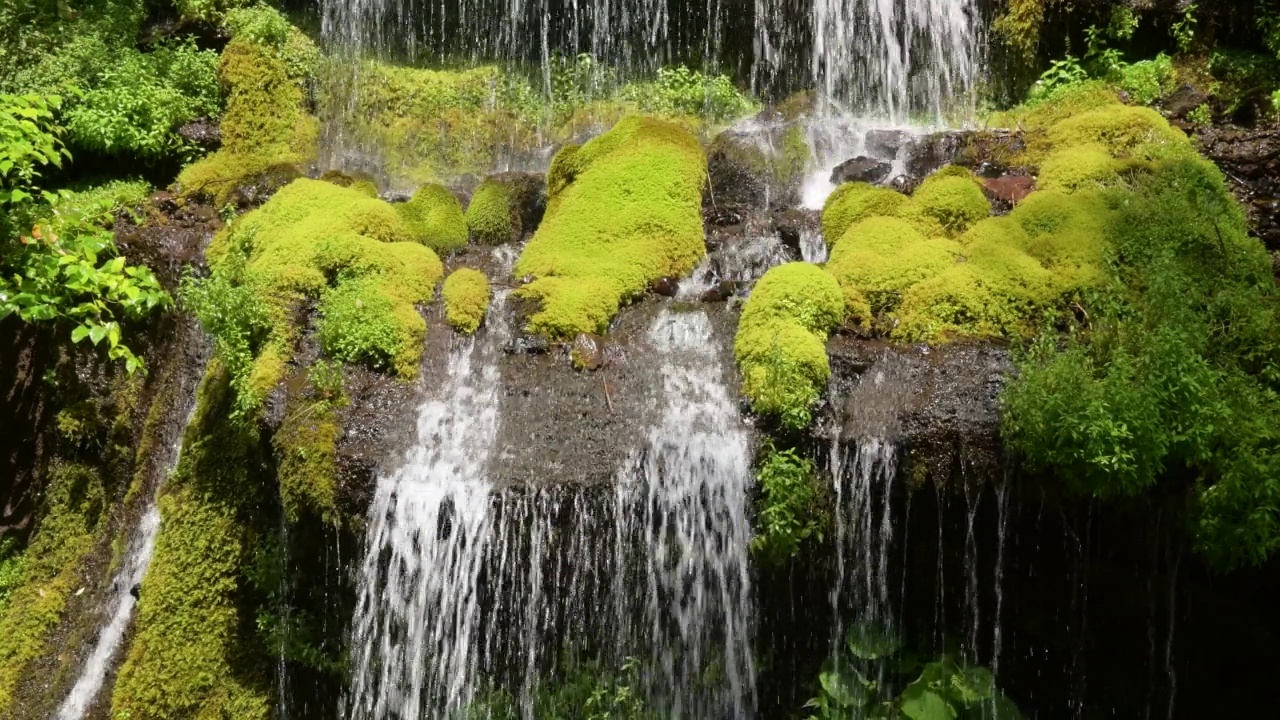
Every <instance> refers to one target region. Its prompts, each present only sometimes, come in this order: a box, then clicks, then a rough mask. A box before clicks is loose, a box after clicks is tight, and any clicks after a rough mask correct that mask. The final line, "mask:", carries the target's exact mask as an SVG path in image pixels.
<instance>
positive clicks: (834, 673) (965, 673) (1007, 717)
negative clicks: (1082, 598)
mask: <svg viewBox="0 0 1280 720" xmlns="http://www.w3.org/2000/svg"><path fill="white" fill-rule="evenodd" d="M900 649H901V648H900V643H899V641H898V638H897V637H896V636H894V635H892V634H890V633H889V632H887V631H885V630H883V629H881V628H879V627H876V626H873V625H855V626H853V627H851V628H849V633H848V635H847V637H846V638H845V647H844V648H843V649H842V651H841V652H839V653H837V654H836V655H835V656H834V657H832V658H831V659H829V660H828V661H827V664H826V666H825V667H824V669H823V671H822V672H821V674H819V676H818V683H819V689H818V695H817V696H816V697H814V698H813V699H811V700H810V701H809V702H808V703H807V704H806V705H805V707H807V708H810V709H811V713H810V715H809V720H841V719H842V718H849V717H860V718H869V719H871V720H889V719H890V718H910V720H978V719H979V718H985V719H987V720H1021V718H1022V713H1021V712H1020V711H1019V710H1018V708H1017V706H1016V705H1014V703H1013V702H1012V701H1011V700H1009V698H1008V697H1006V696H1005V695H1004V693H1002V692H1000V690H999V688H997V687H996V684H995V677H994V676H993V675H992V674H991V671H990V670H988V669H987V668H985V667H980V666H971V665H964V664H961V663H958V662H956V661H955V660H954V659H953V658H951V657H948V656H943V657H941V658H939V659H937V660H934V661H932V662H928V663H921V662H920V661H918V660H915V659H914V658H912V657H911V656H910V655H907V654H902V655H899V651H900ZM913 677H914V679H911V678H913ZM904 683H905V686H903V684H904ZM897 687H902V688H903V689H902V692H901V693H900V694H898V695H896V696H895V695H892V694H890V693H891V691H892V689H896V688H897ZM887 691H889V692H887Z"/></svg>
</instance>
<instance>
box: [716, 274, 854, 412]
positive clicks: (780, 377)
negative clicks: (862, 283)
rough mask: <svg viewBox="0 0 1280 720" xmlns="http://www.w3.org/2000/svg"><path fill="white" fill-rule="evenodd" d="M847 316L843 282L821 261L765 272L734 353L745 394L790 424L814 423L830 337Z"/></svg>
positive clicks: (741, 323) (755, 404)
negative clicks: (836, 279)
mask: <svg viewBox="0 0 1280 720" xmlns="http://www.w3.org/2000/svg"><path fill="white" fill-rule="evenodd" d="M844 317H845V298H844V294H843V293H842V292H841V290H840V286H839V284H837V283H836V281H835V279H834V278H832V277H831V275H829V274H827V273H826V272H823V271H822V269H820V268H818V267H817V266H816V265H810V264H808V263H787V264H785V265H779V266H777V267H774V268H773V269H771V270H769V272H767V273H765V276H764V277H763V278H761V279H760V281H759V282H758V283H756V286H755V288H754V289H753V290H752V291H751V297H750V298H749V299H748V300H747V304H746V306H745V307H744V308H743V310H742V318H741V319H740V320H739V322H738V334H737V337H736V338H735V339H734V345H733V347H734V356H735V357H736V358H737V361H738V367H739V369H740V370H741V371H742V379H743V388H742V390H743V394H744V395H745V396H746V397H747V398H748V399H749V400H750V401H751V406H752V408H753V409H754V410H755V411H756V412H757V413H760V414H761V415H766V416H771V417H773V418H775V419H777V420H778V421H779V422H780V423H781V424H782V425H783V426H784V427H788V428H794V429H798V428H802V427H805V426H807V425H808V424H809V421H810V419H811V415H810V411H811V407H812V405H813V404H814V403H815V402H816V401H817V400H818V398H819V397H820V396H821V395H822V392H823V389H824V388H825V387H826V383H827V379H828V377H829V376H830V374H831V368H830V365H829V364H828V362H827V349H826V340H827V335H828V334H829V333H830V332H831V331H832V330H834V329H835V328H836V326H838V325H839V324H840V323H841V322H842V321H843V319H844Z"/></svg>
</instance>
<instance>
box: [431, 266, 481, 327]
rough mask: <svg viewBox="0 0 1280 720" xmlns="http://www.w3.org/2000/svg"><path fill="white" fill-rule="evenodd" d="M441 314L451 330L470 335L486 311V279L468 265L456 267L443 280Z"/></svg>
mask: <svg viewBox="0 0 1280 720" xmlns="http://www.w3.org/2000/svg"><path fill="white" fill-rule="evenodd" d="M440 293H441V295H442V296H443V297H444V309H445V317H446V318H447V319H448V320H449V324H450V325H452V326H453V329H454V330H457V331H458V332H460V333H462V334H464V335H470V334H471V333H473V332H475V331H476V330H478V329H479V328H480V323H482V322H484V316H485V313H486V312H488V311H489V279H488V278H486V277H485V276H484V273H482V272H480V271H479V270H472V269H471V268H458V269H457V270H454V271H453V273H452V274H451V275H449V277H448V278H447V279H445V281H444V287H442V288H441V290H440Z"/></svg>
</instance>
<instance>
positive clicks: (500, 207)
mask: <svg viewBox="0 0 1280 720" xmlns="http://www.w3.org/2000/svg"><path fill="white" fill-rule="evenodd" d="M511 206H512V192H511V187H510V185H508V184H507V183H505V182H503V181H501V180H498V179H496V178H485V179H484V182H482V183H480V187H478V188H476V192H475V194H474V195H472V196H471V203H470V204H468V205H467V228H468V229H469V230H470V231H471V237H473V238H475V241H476V242H477V243H479V244H480V245H501V244H502V243H505V242H510V241H511V240H513V239H518V238H519V234H520V228H519V215H518V214H515V213H513V212H512V207H511ZM513 215H515V217H514V218H513Z"/></svg>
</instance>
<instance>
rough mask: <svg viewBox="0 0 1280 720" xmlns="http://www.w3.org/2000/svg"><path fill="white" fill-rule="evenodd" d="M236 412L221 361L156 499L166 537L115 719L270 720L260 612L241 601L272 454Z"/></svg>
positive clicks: (147, 582)
mask: <svg viewBox="0 0 1280 720" xmlns="http://www.w3.org/2000/svg"><path fill="white" fill-rule="evenodd" d="M230 408H231V389H230V385H229V377H228V375H227V373H226V372H225V371H224V370H223V369H222V368H221V366H220V364H219V363H217V362H214V363H212V364H211V366H210V369H209V372H208V373H207V374H206V376H205V379H204V382H203V383H202V385H201V389H200V393H199V397H198V399H197V406H196V413H195V416H194V417H193V419H192V422H191V424H190V425H189V426H188V428H187V432H186V438H185V440H184V443H183V453H182V457H181V459H180V460H179V462H178V467H177V470H176V471H175V473H174V475H173V477H172V478H170V480H169V481H168V482H167V483H166V484H165V487H164V490H163V492H162V495H161V497H160V515H161V524H160V533H159V535H158V536H157V538H156V547H155V554H154V555H153V557H152V560H151V565H150V567H149V568H148V570H147V575H146V578H145V579H144V580H143V582H142V589H141V592H140V594H139V600H138V609H137V620H136V625H135V627H136V633H135V637H134V640H133V642H132V644H131V645H130V647H129V654H128V657H127V658H126V659H125V661H124V664H123V665H122V666H121V668H120V673H119V676H118V679H117V681H116V684H115V689H114V692H113V694H112V700H111V710H112V714H113V716H114V717H129V718H135V719H137V718H176V717H196V718H215V717H232V718H237V719H238V720H255V719H258V718H261V719H263V720H265V718H267V717H269V716H270V702H269V699H268V692H267V690H266V689H265V687H266V683H265V682H264V675H265V672H263V671H264V670H265V669H266V667H264V666H263V665H262V664H261V660H262V658H261V656H259V655H258V654H257V653H256V652H255V650H254V648H253V646H252V641H251V639H250V638H251V637H252V634H253V630H252V627H253V614H252V612H251V610H250V609H249V608H246V607H243V606H242V604H241V603H242V601H243V598H244V594H243V590H244V587H245V581H244V578H243V572H242V568H243V567H244V565H245V564H246V563H247V561H248V557H249V554H250V547H251V545H252V538H251V535H250V530H249V518H251V517H252V516H253V514H254V513H257V512H260V510H261V508H260V505H261V503H263V502H265V500H266V498H264V497H263V496H262V492H261V488H262V487H263V485H264V483H263V479H262V477H261V476H260V471H261V470H262V469H265V467H266V458H265V457H264V453H263V449H262V447H261V445H260V441H259V437H258V434H257V431H256V430H255V429H253V428H252V427H251V426H249V425H246V424H244V423H235V422H230V421H229V420H228V414H229V412H230Z"/></svg>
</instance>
